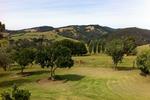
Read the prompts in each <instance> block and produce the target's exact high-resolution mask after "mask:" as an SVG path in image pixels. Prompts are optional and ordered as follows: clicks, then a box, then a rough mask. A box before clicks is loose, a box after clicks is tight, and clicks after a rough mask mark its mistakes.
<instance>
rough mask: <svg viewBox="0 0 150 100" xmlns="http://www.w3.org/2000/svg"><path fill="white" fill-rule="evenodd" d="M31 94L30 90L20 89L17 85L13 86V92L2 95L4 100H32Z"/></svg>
mask: <svg viewBox="0 0 150 100" xmlns="http://www.w3.org/2000/svg"><path fill="white" fill-rule="evenodd" d="M30 96H31V93H30V92H29V91H28V90H22V89H19V88H18V87H17V86H16V85H14V86H13V91H12V93H11V94H10V93H9V92H3V93H2V94H1V97H2V100H30Z"/></svg>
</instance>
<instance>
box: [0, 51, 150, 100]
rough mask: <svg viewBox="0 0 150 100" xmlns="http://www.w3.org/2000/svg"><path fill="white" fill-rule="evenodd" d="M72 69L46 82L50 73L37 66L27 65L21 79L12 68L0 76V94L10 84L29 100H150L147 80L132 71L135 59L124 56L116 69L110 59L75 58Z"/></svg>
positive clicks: (59, 70)
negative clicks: (54, 79) (29, 99)
mask: <svg viewBox="0 0 150 100" xmlns="http://www.w3.org/2000/svg"><path fill="white" fill-rule="evenodd" d="M73 59H74V60H75V65H74V67H72V68H71V69H67V70H66V69H58V70H57V72H56V75H57V77H59V78H60V79H61V80H59V81H58V80H57V81H54V82H53V81H48V80H47V78H48V77H49V70H48V69H43V70H41V68H40V66H38V65H34V66H32V67H31V66H28V68H27V69H25V72H28V74H29V76H25V77H22V76H20V75H18V74H16V73H18V72H19V71H20V70H17V69H16V68H12V69H11V70H12V71H10V72H4V71H1V73H0V92H2V91H4V90H9V91H10V89H11V87H12V85H13V83H16V84H17V85H19V87H20V88H23V89H28V90H29V91H30V92H31V93H32V95H31V100H150V95H149V93H150V84H149V83H150V77H149V76H147V77H144V76H141V75H140V71H139V70H138V69H136V68H135V69H133V68H132V67H133V66H132V65H133V64H132V63H133V61H134V59H135V57H134V56H130V57H125V59H124V60H123V62H122V63H121V64H119V67H120V68H119V69H118V70H114V69H112V68H111V67H113V65H112V61H111V58H110V57H108V56H106V55H103V54H102V55H92V56H83V57H74V58H73Z"/></svg>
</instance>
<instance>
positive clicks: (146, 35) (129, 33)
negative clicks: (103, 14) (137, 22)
mask: <svg viewBox="0 0 150 100" xmlns="http://www.w3.org/2000/svg"><path fill="white" fill-rule="evenodd" d="M125 37H134V38H135V39H136V42H137V44H139V45H143V44H149V43H150V30H146V29H140V28H136V27H132V28H124V29H117V30H116V31H114V32H112V33H111V34H108V36H107V40H112V39H117V38H119V39H124V38H125Z"/></svg>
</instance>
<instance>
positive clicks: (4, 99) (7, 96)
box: [1, 91, 13, 100]
mask: <svg viewBox="0 0 150 100" xmlns="http://www.w3.org/2000/svg"><path fill="white" fill-rule="evenodd" d="M1 97H2V100H13V99H12V98H11V95H10V93H8V92H5V91H4V92H3V93H1Z"/></svg>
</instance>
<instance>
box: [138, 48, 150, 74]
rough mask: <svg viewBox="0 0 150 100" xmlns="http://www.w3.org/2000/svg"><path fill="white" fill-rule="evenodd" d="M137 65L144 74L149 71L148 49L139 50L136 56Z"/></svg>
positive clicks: (149, 52) (149, 51) (149, 57)
mask: <svg viewBox="0 0 150 100" xmlns="http://www.w3.org/2000/svg"><path fill="white" fill-rule="evenodd" d="M137 66H138V67H139V68H140V70H141V71H142V72H143V73H144V74H149V73H150V49H149V50H145V51H143V52H141V53H140V54H139V55H138V56H137Z"/></svg>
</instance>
